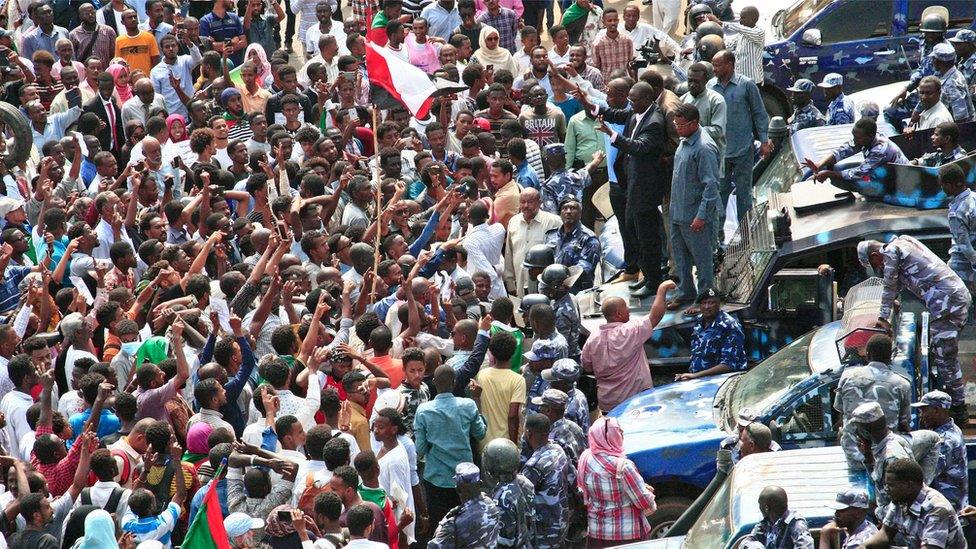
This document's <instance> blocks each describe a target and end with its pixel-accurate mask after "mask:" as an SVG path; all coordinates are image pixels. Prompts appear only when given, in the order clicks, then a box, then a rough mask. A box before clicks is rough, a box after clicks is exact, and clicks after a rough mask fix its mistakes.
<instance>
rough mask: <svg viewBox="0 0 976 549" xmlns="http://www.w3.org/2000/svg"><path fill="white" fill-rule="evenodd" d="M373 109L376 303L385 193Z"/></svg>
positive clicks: (374, 293)
mask: <svg viewBox="0 0 976 549" xmlns="http://www.w3.org/2000/svg"><path fill="white" fill-rule="evenodd" d="M371 106H372V108H373V154H375V155H376V171H375V172H374V175H373V178H374V179H373V181H374V183H375V184H376V237H375V242H374V243H373V288H372V290H371V293H370V297H371V298H372V299H371V300H370V301H372V302H375V301H376V285H377V282H379V280H377V279H378V278H379V276H380V275H379V272H378V271H379V268H380V239H381V238H382V237H383V227H382V225H381V223H382V222H383V205H382V200H383V192H382V190H381V189H380V170H381V169H382V166H380V139H379V135H378V134H377V133H376V129H377V127H378V126H379V122H378V120H377V118H378V116H379V114H378V113H379V109H378V108H377V106H376V105H375V104H373V105H371Z"/></svg>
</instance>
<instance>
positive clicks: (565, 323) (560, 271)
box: [539, 263, 582, 361]
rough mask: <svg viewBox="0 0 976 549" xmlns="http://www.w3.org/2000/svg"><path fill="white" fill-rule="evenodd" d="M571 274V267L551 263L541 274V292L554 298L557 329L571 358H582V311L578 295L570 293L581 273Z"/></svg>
mask: <svg viewBox="0 0 976 549" xmlns="http://www.w3.org/2000/svg"><path fill="white" fill-rule="evenodd" d="M580 274H582V273H581V272H580V271H578V270H577V272H576V274H575V275H571V274H570V272H569V268H568V267H566V266H565V265H562V264H559V263H557V264H555V265H549V266H548V267H546V269H545V270H544V271H542V274H541V275H539V293H541V294H542V295H544V296H546V297H548V298H549V299H551V300H552V308H553V310H554V311H556V331H558V332H559V333H561V334H563V337H565V338H566V345H567V346H568V352H569V358H571V359H573V360H576V361H579V359H580V346H579V341H580V327H581V326H582V324H581V322H580V312H579V304H578V303H577V302H576V296H574V295H573V294H571V293H569V288H570V287H571V286H572V285H573V284H574V283H575V282H576V279H577V278H578V277H579V275H580Z"/></svg>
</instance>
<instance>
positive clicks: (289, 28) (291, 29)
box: [268, 0, 305, 55]
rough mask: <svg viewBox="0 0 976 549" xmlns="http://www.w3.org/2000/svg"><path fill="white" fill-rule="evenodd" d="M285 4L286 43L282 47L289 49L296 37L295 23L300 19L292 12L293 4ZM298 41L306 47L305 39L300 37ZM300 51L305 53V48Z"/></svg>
mask: <svg viewBox="0 0 976 549" xmlns="http://www.w3.org/2000/svg"><path fill="white" fill-rule="evenodd" d="M284 3H285V16H286V17H285V18H286V19H287V22H286V23H285V42H284V44H282V47H285V48H288V47H290V46H291V40H292V38H294V37H295V22H296V21H297V20H298V17H297V16H296V15H295V12H293V11H291V2H289V1H288V0H284ZM298 41H299V42H301V43H302V44H303V45H304V44H305V37H304V36H300V37H299V40H298ZM299 51H304V48H303V49H302V50H299ZM268 55H270V54H268Z"/></svg>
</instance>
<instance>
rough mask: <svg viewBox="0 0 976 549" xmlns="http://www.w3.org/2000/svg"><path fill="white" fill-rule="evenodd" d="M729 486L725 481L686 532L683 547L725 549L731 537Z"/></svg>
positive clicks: (727, 480)
mask: <svg viewBox="0 0 976 549" xmlns="http://www.w3.org/2000/svg"><path fill="white" fill-rule="evenodd" d="M729 484H731V482H730V479H726V481H725V482H723V483H722V486H721V487H720V488H719V489H718V491H717V492H715V495H714V496H712V499H711V500H710V501H709V502H708V504H707V505H706V506H705V509H704V510H702V514H701V516H699V517H698V520H697V521H695V524H693V525H692V526H691V529H690V530H688V535H687V536H686V537H685V542H684V545H683V547H725V544H726V543H728V541H729V538H730V537H731V536H732V524H731V522H732V517H731V513H729Z"/></svg>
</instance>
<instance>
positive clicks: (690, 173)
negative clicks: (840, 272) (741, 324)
mask: <svg viewBox="0 0 976 549" xmlns="http://www.w3.org/2000/svg"><path fill="white" fill-rule="evenodd" d="M698 118H699V114H698V108H697V107H695V106H694V105H690V104H688V103H682V104H681V105H679V106H678V108H677V109H676V110H675V113H674V125H675V128H677V130H678V135H679V136H680V137H681V142H680V143H679V144H678V150H677V152H675V155H674V175H673V176H672V178H671V204H670V207H669V210H668V212H669V214H670V217H671V230H670V231H669V234H670V236H671V247H672V248H673V249H674V262H675V265H676V267H677V270H678V276H680V277H681V281H680V283H679V286H678V295H677V296H676V297H675V298H674V300H675V301H679V302H680V301H689V300H691V299H694V296H696V295H698V292H700V291H702V290H704V289H706V288H709V287H711V285H712V280H713V273H714V270H713V268H712V253H713V251H714V248H715V239H714V235H715V230H716V228H715V223H716V222H717V212H716V211H715V210H716V207H717V205H718V198H719V193H718V179H719V172H718V169H719V168H718V166H719V151H718V146H716V145H715V142H714V141H712V138H711V137H709V135H708V133H707V132H705V131H703V130H702V129H701V127H699V125H698ZM692 265H694V266H695V267H697V271H698V286H697V290H696V287H695V284H694V282H693V280H692V275H691V267H692ZM689 314H697V307H693V308H692V309H689Z"/></svg>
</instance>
